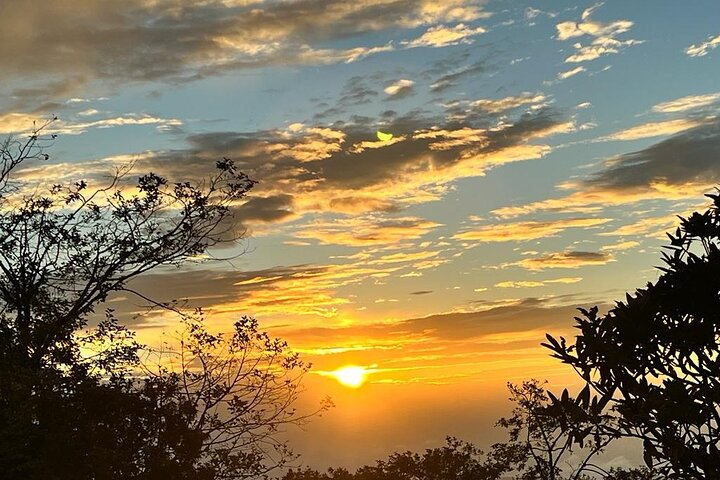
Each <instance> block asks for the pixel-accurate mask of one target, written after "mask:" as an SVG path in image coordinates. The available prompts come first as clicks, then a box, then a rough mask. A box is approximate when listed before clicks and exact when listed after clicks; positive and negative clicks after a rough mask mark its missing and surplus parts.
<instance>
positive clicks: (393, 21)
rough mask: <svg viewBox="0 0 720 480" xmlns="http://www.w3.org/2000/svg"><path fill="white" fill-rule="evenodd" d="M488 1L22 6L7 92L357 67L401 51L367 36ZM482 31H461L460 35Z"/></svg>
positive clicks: (9, 12)
mask: <svg viewBox="0 0 720 480" xmlns="http://www.w3.org/2000/svg"><path fill="white" fill-rule="evenodd" d="M482 3H483V2H482V1H481V0H450V1H445V2H442V4H439V3H438V2H435V1H433V0H353V1H350V0H342V1H338V2H333V3H332V5H328V4H327V2H326V1H324V0H296V1H292V2H264V3H263V4H262V6H261V7H259V6H258V5H257V4H254V3H252V2H228V1H224V0H208V1H203V2H192V3H187V2H185V3H183V2H175V1H172V0H158V1H145V0H127V1H123V2H121V3H119V4H118V5H116V8H113V9H112V11H111V10H108V9H107V8H104V7H102V6H100V5H98V4H97V3H96V2H93V1H91V0H67V1H66V0H28V1H26V2H24V3H23V5H22V8H11V7H8V8H5V9H3V19H4V23H5V25H6V27H5V28H3V30H2V32H0V62H1V63H2V65H3V75H4V76H5V78H6V80H7V83H6V84H5V86H6V87H8V86H9V88H11V89H12V90H15V91H16V93H17V94H18V95H25V96H26V94H27V93H31V92H29V91H27V92H21V91H20V90H19V89H18V87H17V86H14V85H13V82H12V81H11V80H12V79H13V78H16V79H17V78H26V77H27V76H29V75H34V74H38V73H40V74H42V75H44V76H45V78H56V79H57V80H53V81H52V82H54V83H55V84H56V85H57V88H55V89H53V90H55V93H56V94H58V95H67V94H70V92H71V91H73V90H77V91H79V90H80V89H81V88H83V87H88V86H89V85H92V84H93V80H96V79H100V80H109V81H110V82H117V83H118V84H119V83H122V82H127V81H157V80H162V81H170V82H184V81H192V80H195V79H198V78H202V77H204V76H207V75H215V74H219V73H222V72H224V71H227V70H231V69H242V68H257V67H263V66H269V65H279V64H285V65H286V64H314V63H327V62H341V61H345V62H347V61H356V60H359V59H360V58H362V57H364V56H367V55H370V54H374V53H379V52H383V51H390V50H392V49H393V47H392V45H389V44H385V45H380V46H377V45H375V46H373V45H370V46H368V45H363V44H360V43H359V40H358V38H359V35H360V34H364V33H367V32H382V31H391V30H396V29H414V28H419V27H426V28H432V27H435V26H438V28H445V27H439V26H440V25H442V24H445V23H448V22H450V23H455V22H471V21H475V20H477V19H480V18H484V17H486V15H487V14H486V13H485V12H483V10H482ZM49 18H51V19H53V22H52V23H53V25H52V28H48V24H47V21H48V19H49ZM460 25H463V24H462V23H461V24H460ZM475 30H476V29H474V30H473V29H470V31H467V32H464V31H463V28H458V29H457V32H456V34H457V35H463V33H464V34H465V35H472V34H474V31H475ZM338 39H351V41H350V43H351V46H349V47H348V48H346V49H343V50H337V51H335V50H332V49H326V48H321V47H320V45H327V44H328V42H332V41H333V40H338ZM460 40H461V39H458V40H457V41H460ZM353 42H354V44H352V43H353ZM73 79H74V80H73ZM63 85H68V87H67V88H64V87H63ZM37 88H41V87H40V86H38V87H37ZM38 93H40V94H43V92H38Z"/></svg>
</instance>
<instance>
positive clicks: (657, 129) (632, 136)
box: [598, 118, 705, 141]
mask: <svg viewBox="0 0 720 480" xmlns="http://www.w3.org/2000/svg"><path fill="white" fill-rule="evenodd" d="M703 123H705V122H704V121H703V120H702V119H692V118H680V119H677V120H665V121H662V122H648V123H644V124H642V125H636V126H634V127H631V128H628V129H626V130H621V131H619V132H615V133H612V134H610V135H607V136H605V137H602V138H600V139H598V140H600V141H611V140H639V139H641V138H651V137H661V136H666V135H673V134H675V133H678V132H682V131H685V130H689V129H691V128H695V127H698V126H699V125H702V124H703Z"/></svg>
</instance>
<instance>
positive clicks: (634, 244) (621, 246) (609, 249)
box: [600, 240, 640, 252]
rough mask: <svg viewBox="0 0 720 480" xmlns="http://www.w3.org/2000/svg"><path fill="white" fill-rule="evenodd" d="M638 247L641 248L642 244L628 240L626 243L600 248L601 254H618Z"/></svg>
mask: <svg viewBox="0 0 720 480" xmlns="http://www.w3.org/2000/svg"><path fill="white" fill-rule="evenodd" d="M638 246H640V242H636V241H635V240H626V241H624V242H618V243H613V244H612V245H605V246H603V247H600V251H601V252H616V251H623V250H630V249H631V248H635V247H638Z"/></svg>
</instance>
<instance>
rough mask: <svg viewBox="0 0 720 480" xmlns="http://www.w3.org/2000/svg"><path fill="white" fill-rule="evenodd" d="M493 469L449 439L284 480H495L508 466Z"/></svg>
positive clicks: (468, 446) (475, 451) (289, 475)
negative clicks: (353, 468) (369, 462)
mask: <svg viewBox="0 0 720 480" xmlns="http://www.w3.org/2000/svg"><path fill="white" fill-rule="evenodd" d="M496 467H497V466H496V465H492V466H487V465H485V464H484V462H483V459H482V452H481V451H480V450H478V449H477V448H476V447H475V446H473V445H472V444H470V443H467V442H462V441H460V440H458V439H456V438H452V437H448V438H447V439H446V443H445V445H444V446H442V447H439V448H432V449H427V450H425V452H424V453H422V454H420V453H414V452H409V451H408V452H402V453H394V454H392V455H390V456H389V457H388V459H387V460H378V461H377V462H376V464H375V465H365V466H362V467H360V468H358V469H357V470H356V471H355V472H354V473H351V472H349V471H348V470H346V469H344V468H334V469H333V468H331V469H329V470H328V471H327V472H326V473H321V472H318V471H317V470H313V469H310V468H306V469H302V470H290V471H289V472H288V473H287V474H286V475H285V476H284V477H283V480H448V479H452V480H497V479H499V478H501V475H502V473H504V472H505V471H507V470H508V466H504V467H502V468H501V469H500V470H495V468H496Z"/></svg>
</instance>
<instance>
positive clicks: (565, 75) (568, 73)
mask: <svg viewBox="0 0 720 480" xmlns="http://www.w3.org/2000/svg"><path fill="white" fill-rule="evenodd" d="M584 71H585V67H575V68H573V69H571V70H567V71H565V72H560V73H558V78H559V79H560V80H565V79H566V78H570V77H572V76H575V75H577V74H578V73H582V72H584Z"/></svg>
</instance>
